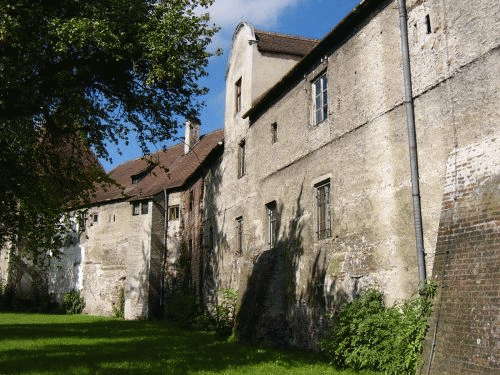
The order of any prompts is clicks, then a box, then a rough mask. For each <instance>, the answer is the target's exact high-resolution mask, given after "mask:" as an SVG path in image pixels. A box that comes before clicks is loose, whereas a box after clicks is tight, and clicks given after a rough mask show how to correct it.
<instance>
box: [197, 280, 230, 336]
mask: <svg viewBox="0 0 500 375" xmlns="http://www.w3.org/2000/svg"><path fill="white" fill-rule="evenodd" d="M237 302H238V291H237V290H235V289H221V290H220V291H219V300H218V303H217V304H216V305H215V306H214V308H213V310H212V312H208V311H207V312H205V313H204V314H202V315H200V316H198V317H197V318H196V323H195V327H196V328H198V329H202V330H206V331H215V332H217V334H218V335H219V336H222V337H228V336H229V335H231V333H232V331H233V326H234V318H235V312H236V303H237Z"/></svg>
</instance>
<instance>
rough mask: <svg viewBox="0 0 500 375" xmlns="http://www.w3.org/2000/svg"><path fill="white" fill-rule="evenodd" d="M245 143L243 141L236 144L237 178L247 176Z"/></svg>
mask: <svg viewBox="0 0 500 375" xmlns="http://www.w3.org/2000/svg"><path fill="white" fill-rule="evenodd" d="M245 154H246V142H245V140H244V139H242V140H241V141H240V143H238V178H241V177H243V176H245V175H246V174H247V168H246V160H245V159H246V155H245Z"/></svg>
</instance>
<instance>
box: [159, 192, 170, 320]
mask: <svg viewBox="0 0 500 375" xmlns="http://www.w3.org/2000/svg"><path fill="white" fill-rule="evenodd" d="M163 215H164V216H163V254H162V262H161V271H160V275H161V276H160V306H161V307H162V308H163V314H165V306H164V304H165V300H164V299H165V265H166V264H167V238H168V233H167V231H168V194H167V190H166V189H163Z"/></svg>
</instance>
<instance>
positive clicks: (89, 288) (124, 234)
mask: <svg viewBox="0 0 500 375" xmlns="http://www.w3.org/2000/svg"><path fill="white" fill-rule="evenodd" d="M94 215H97V222H94ZM131 216H132V208H131V205H130V203H128V202H121V203H111V204H107V205H102V206H98V207H92V208H90V209H89V210H88V213H87V220H86V222H85V228H82V229H84V231H83V232H82V233H81V235H80V243H79V246H80V249H81V263H82V265H83V268H82V271H81V273H82V276H81V278H82V283H81V285H80V288H81V292H82V295H83V297H84V298H85V303H86V307H85V310H84V312H85V313H87V314H92V315H108V316H110V315H112V313H113V306H116V307H118V305H119V294H120V288H124V287H125V279H126V269H125V257H126V253H127V249H128V245H129V241H128V240H129V238H128V237H129V225H130V222H129V220H130V217H131ZM65 252H66V251H65ZM68 255H69V254H68Z"/></svg>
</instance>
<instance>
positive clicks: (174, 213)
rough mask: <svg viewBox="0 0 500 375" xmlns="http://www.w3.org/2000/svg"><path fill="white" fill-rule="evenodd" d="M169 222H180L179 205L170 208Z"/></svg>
mask: <svg viewBox="0 0 500 375" xmlns="http://www.w3.org/2000/svg"><path fill="white" fill-rule="evenodd" d="M168 220H179V205H176V206H170V207H169V208H168Z"/></svg>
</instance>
